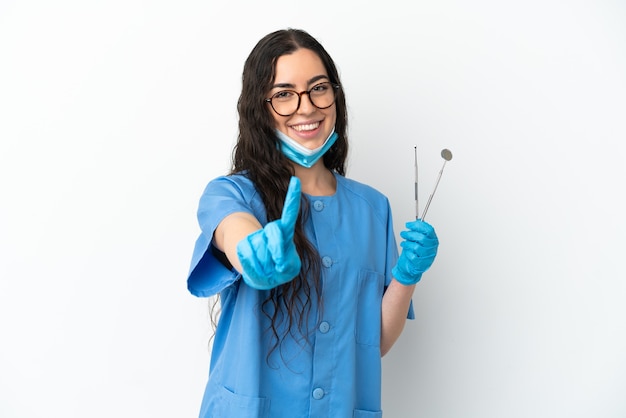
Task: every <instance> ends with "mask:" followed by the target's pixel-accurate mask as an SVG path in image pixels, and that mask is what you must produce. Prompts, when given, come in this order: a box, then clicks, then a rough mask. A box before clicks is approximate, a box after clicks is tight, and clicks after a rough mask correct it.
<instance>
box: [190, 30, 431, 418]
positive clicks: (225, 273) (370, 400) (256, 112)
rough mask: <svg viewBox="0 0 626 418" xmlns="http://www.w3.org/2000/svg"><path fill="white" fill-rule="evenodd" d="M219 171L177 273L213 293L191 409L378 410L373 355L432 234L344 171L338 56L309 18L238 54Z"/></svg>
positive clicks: (218, 417) (408, 312)
mask: <svg viewBox="0 0 626 418" xmlns="http://www.w3.org/2000/svg"><path fill="white" fill-rule="evenodd" d="M237 108H238V113H239V134H238V140H237V144H236V147H235V150H234V152H233V164H232V170H231V172H230V174H229V175H226V176H222V177H218V178H216V179H214V180H212V181H210V182H209V184H208V185H207V187H206V189H205V190H204V193H203V194H202V196H201V198H200V204H199V208H198V221H199V225H200V229H201V234H200V236H199V238H198V240H197V241H196V245H195V249H194V253H193V257H192V262H191V268H190V272H189V276H188V279H187V286H188V289H189V291H190V292H191V293H192V294H193V295H195V296H198V297H208V296H213V295H218V297H219V307H220V311H219V322H218V323H217V327H216V330H215V336H214V340H213V349H212V353H211V363H210V370H209V378H208V382H207V385H206V389H205V393H204V397H203V399H202V404H201V407H200V417H201V418H208V417H212V418H244V417H255V418H258V417H267V418H283V417H284V418H299V417H302V418H304V417H320V418H328V417H331V418H361V417H367V418H375V417H382V407H381V357H382V356H384V355H385V354H386V353H387V352H388V351H389V350H390V349H391V347H392V345H393V344H394V342H395V341H396V340H397V338H398V337H399V336H400V333H401V332H402V329H403V327H404V324H405V322H406V319H407V318H412V317H413V310H412V306H411V297H412V294H413V291H414V288H415V285H416V283H417V282H418V281H419V280H420V279H421V277H422V274H423V273H424V272H425V271H426V270H428V268H429V267H430V266H431V265H432V263H433V261H434V259H435V256H436V253H437V248H438V245H439V242H438V239H437V236H436V234H435V231H434V229H433V227H432V226H431V225H429V224H428V223H426V222H422V221H421V220H415V221H412V222H408V223H407V224H406V226H407V229H406V230H405V231H402V232H401V234H400V236H401V237H402V239H403V240H402V242H401V244H400V247H401V248H400V249H401V252H400V255H399V254H398V246H397V245H396V240H395V235H394V230H393V222H392V215H391V208H390V205H389V201H388V199H387V198H386V197H385V196H384V195H383V194H382V193H380V192H379V191H377V190H375V189H374V188H372V187H370V186H367V185H365V184H361V183H359V182H356V181H354V180H351V179H348V178H347V177H345V171H346V167H345V162H346V157H347V153H348V137H347V124H348V120H347V109H346V100H345V97H344V94H343V90H342V86H341V81H340V79H339V74H338V71H337V68H336V67H335V64H334V62H333V60H332V58H331V57H330V55H329V54H328V53H327V52H326V50H325V49H324V47H323V46H322V45H320V43H319V42H318V41H317V40H316V39H315V38H313V37H312V36H311V35H309V34H308V33H307V32H305V31H302V30H296V29H287V30H279V31H276V32H273V33H270V34H268V35H266V36H265V37H263V38H262V39H261V40H260V41H259V42H258V43H257V45H256V46H255V47H254V48H253V50H252V52H251V53H250V55H249V56H248V58H247V60H246V62H245V64H244V69H243V76H242V90H241V95H240V97H239V101H238V105H237Z"/></svg>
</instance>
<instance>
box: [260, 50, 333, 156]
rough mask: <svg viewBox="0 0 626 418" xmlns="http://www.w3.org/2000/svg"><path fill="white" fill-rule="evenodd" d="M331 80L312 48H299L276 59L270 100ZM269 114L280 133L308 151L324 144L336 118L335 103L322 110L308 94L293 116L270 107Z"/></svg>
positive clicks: (303, 96)
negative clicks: (288, 92) (284, 91)
mask: <svg viewBox="0 0 626 418" xmlns="http://www.w3.org/2000/svg"><path fill="white" fill-rule="evenodd" d="M328 81H330V80H329V78H328V74H327V72H326V68H325V67H324V64H323V63H322V60H321V59H320V57H319V56H318V55H317V54H316V53H315V52H313V51H311V50H310V49H304V48H300V49H298V50H296V51H294V52H293V53H291V54H288V55H282V56H280V57H279V58H278V59H277V60H276V76H275V78H274V84H273V85H272V89H271V90H270V92H269V94H268V97H270V96H272V95H274V94H276V93H278V92H280V91H281V90H295V91H297V92H302V91H308V90H310V89H311V88H312V87H313V86H315V85H317V84H319V83H324V82H328ZM268 106H270V105H269V103H268ZM270 112H271V114H272V116H273V117H274V122H275V125H276V128H277V129H278V130H279V131H281V132H283V133H284V134H286V135H287V136H289V137H290V138H292V139H294V140H295V141H297V142H298V143H299V144H301V145H302V146H304V147H306V148H309V149H315V148H318V147H320V146H322V144H324V141H326V138H328V136H329V135H330V133H331V132H332V130H333V128H334V127H335V121H336V119H337V113H336V107H335V104H333V105H332V106H330V107H328V108H326V109H319V108H317V107H315V106H314V105H313V104H312V103H311V100H310V99H309V95H308V94H303V95H301V98H300V107H299V108H298V110H297V111H296V112H295V113H294V114H292V115H290V116H280V115H278V114H277V113H276V112H275V111H273V110H272V109H271V107H270Z"/></svg>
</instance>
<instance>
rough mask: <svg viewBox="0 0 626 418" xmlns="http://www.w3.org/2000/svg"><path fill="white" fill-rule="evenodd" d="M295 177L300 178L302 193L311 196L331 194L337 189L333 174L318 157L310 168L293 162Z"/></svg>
mask: <svg viewBox="0 0 626 418" xmlns="http://www.w3.org/2000/svg"><path fill="white" fill-rule="evenodd" d="M293 166H294V171H295V175H296V177H298V178H299V179H300V184H301V187H302V193H306V194H308V195H311V196H332V195H333V194H335V192H336V191H337V180H336V179H335V176H334V174H333V173H332V172H331V171H330V170H329V169H327V168H326V167H325V166H324V161H322V159H320V160H319V161H318V162H317V163H315V165H314V166H313V167H311V168H306V167H302V166H301V165H298V164H295V163H294V164H293Z"/></svg>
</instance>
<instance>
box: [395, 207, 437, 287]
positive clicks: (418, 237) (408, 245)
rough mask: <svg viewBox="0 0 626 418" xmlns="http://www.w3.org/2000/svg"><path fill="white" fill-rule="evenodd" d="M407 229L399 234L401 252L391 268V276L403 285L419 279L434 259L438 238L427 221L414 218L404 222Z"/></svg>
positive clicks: (411, 283)
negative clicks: (401, 239) (414, 219)
mask: <svg viewBox="0 0 626 418" xmlns="http://www.w3.org/2000/svg"><path fill="white" fill-rule="evenodd" d="M406 227H407V230H406V231H402V232H401V233H400V236H401V237H402V238H404V241H402V243H401V244H400V246H401V247H402V254H400V258H398V263H397V264H396V266H395V267H394V268H393V269H392V271H391V272H392V274H393V277H394V278H395V279H396V280H397V281H399V282H400V283H402V284H403V285H407V286H408V285H413V284H415V283H417V282H419V281H420V279H421V278H422V273H424V272H425V271H426V270H428V269H429V268H430V266H431V265H432V264H433V261H435V256H436V255H437V249H438V247H439V239H438V238H437V234H436V233H435V229H434V228H433V227H432V226H431V225H430V224H428V223H426V222H424V221H421V220H419V219H418V220H416V221H412V222H407V223H406Z"/></svg>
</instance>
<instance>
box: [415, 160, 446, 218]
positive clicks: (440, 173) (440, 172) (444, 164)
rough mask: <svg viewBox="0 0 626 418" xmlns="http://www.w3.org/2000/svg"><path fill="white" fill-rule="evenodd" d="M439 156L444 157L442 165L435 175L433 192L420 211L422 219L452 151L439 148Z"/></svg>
mask: <svg viewBox="0 0 626 418" xmlns="http://www.w3.org/2000/svg"><path fill="white" fill-rule="evenodd" d="M441 157H442V158H443V159H444V161H443V166H441V170H440V171H439V176H438V177H437V182H436V183H435V188H434V189H433V192H432V193H431V194H430V197H429V198H428V202H426V207H425V208H424V212H422V221H423V220H424V218H425V217H426V212H428V207H429V206H430V202H431V200H433V196H434V195H435V192H436V191H437V186H438V185H439V180H441V175H442V174H443V169H444V168H445V167H446V163H447V162H448V161H450V160H451V159H452V152H450V150H449V149H443V150H441Z"/></svg>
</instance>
